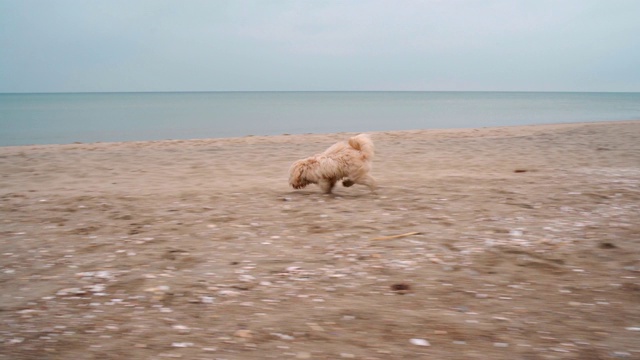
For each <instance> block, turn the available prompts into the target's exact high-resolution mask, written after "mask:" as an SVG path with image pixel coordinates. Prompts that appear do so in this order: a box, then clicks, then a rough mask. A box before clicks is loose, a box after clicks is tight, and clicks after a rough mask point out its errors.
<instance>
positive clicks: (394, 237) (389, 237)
mask: <svg viewBox="0 0 640 360" xmlns="http://www.w3.org/2000/svg"><path fill="white" fill-rule="evenodd" d="M418 234H420V233H419V232H417V231H413V232H408V233H406V234H399V235H391V236H381V237H377V238H373V239H371V240H392V239H399V238H403V237H407V236H411V235H418Z"/></svg>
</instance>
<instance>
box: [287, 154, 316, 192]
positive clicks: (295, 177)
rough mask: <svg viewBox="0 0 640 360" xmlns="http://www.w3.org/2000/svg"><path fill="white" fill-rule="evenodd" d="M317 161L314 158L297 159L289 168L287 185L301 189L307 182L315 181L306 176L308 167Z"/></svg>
mask: <svg viewBox="0 0 640 360" xmlns="http://www.w3.org/2000/svg"><path fill="white" fill-rule="evenodd" d="M315 163H317V161H316V160H314V159H303V160H298V161H296V162H295V163H293V165H291V169H289V185H291V187H293V188H294V189H302V188H304V187H305V186H307V185H309V184H313V183H315V181H313V180H312V179H309V178H308V176H307V175H308V170H309V167H311V166H313V164H315Z"/></svg>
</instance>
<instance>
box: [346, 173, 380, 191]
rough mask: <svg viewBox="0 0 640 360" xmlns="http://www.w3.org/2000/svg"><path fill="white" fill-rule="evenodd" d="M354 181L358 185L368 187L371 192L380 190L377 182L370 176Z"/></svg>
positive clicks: (366, 175) (360, 177)
mask: <svg viewBox="0 0 640 360" xmlns="http://www.w3.org/2000/svg"><path fill="white" fill-rule="evenodd" d="M352 180H353V182H354V183H356V184H360V185H366V186H367V187H368V188H369V190H371V192H376V189H377V188H378V184H377V183H376V181H375V180H374V179H373V178H372V177H371V176H370V175H368V174H365V175H363V176H359V177H357V178H355V179H352Z"/></svg>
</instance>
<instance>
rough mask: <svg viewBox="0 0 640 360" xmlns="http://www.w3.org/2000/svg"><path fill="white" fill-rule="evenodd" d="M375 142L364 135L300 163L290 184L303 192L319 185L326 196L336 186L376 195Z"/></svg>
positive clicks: (292, 174)
mask: <svg viewBox="0 0 640 360" xmlns="http://www.w3.org/2000/svg"><path fill="white" fill-rule="evenodd" d="M373 152H374V151H373V141H371V138H369V135H367V134H360V135H358V136H354V137H352V138H350V139H349V141H347V142H339V143H337V144H334V145H332V146H331V147H330V148H328V149H327V150H325V151H324V152H323V153H321V154H316V155H313V156H311V157H308V158H306V159H302V160H298V161H296V162H295V163H293V165H291V169H290V170H289V184H290V185H291V186H292V187H293V188H294V189H302V188H303V187H305V186H307V185H309V184H318V186H320V189H322V191H323V192H325V193H327V194H330V193H331V190H332V189H333V187H334V186H335V184H336V182H338V181H340V180H342V179H344V181H343V182H342V185H344V186H346V187H349V186H351V185H353V184H361V185H366V186H368V187H369V189H370V190H371V191H372V192H373V191H375V189H376V181H375V180H374V179H373V178H372V177H371V175H369V171H371V161H372V160H373Z"/></svg>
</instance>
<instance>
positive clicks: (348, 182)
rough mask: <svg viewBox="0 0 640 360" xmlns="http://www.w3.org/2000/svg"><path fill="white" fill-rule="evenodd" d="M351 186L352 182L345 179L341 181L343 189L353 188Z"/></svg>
mask: <svg viewBox="0 0 640 360" xmlns="http://www.w3.org/2000/svg"><path fill="white" fill-rule="evenodd" d="M353 184H355V183H354V182H353V180H349V179H347V180H343V181H342V186H344V187H350V186H353Z"/></svg>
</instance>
